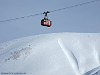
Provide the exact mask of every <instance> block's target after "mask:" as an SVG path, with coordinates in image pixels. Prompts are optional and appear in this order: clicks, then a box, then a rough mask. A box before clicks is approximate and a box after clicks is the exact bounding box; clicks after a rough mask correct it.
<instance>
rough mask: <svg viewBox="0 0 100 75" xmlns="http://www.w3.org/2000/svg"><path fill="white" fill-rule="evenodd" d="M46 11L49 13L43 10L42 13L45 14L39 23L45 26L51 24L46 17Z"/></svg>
mask: <svg viewBox="0 0 100 75" xmlns="http://www.w3.org/2000/svg"><path fill="white" fill-rule="evenodd" d="M47 13H50V12H49V11H47V12H44V13H43V14H45V16H44V19H42V20H41V25H42V26H47V27H50V26H51V25H52V21H50V20H49V19H48V16H47Z"/></svg>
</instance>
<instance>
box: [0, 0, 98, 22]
mask: <svg viewBox="0 0 100 75" xmlns="http://www.w3.org/2000/svg"><path fill="white" fill-rule="evenodd" d="M97 1H100V0H93V1H89V2H85V3H81V4H77V5H73V6H69V7H65V8H60V9H56V10H52V11H49V12H56V11H60V10H65V9H69V8H74V7H78V6H82V5H86V4H90V3H94V2H97ZM42 14H44V13H39V14H34V15H29V16H23V17H20V18H14V19H8V20H3V21H0V23H5V22H10V21H15V20H19V19H25V18H29V17H34V16H38V15H42Z"/></svg>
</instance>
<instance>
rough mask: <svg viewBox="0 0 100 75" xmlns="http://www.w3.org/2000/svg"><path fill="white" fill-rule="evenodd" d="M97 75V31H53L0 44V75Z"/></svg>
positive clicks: (99, 52)
mask: <svg viewBox="0 0 100 75" xmlns="http://www.w3.org/2000/svg"><path fill="white" fill-rule="evenodd" d="M3 74H4V75H5V74H7V75H8V74H9V75H100V33H52V34H42V35H35V36H28V37H23V38H20V39H15V40H12V41H8V42H4V43H1V44H0V75H3Z"/></svg>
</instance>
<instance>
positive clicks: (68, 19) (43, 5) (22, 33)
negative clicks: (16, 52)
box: [0, 0, 100, 43]
mask: <svg viewBox="0 0 100 75" xmlns="http://www.w3.org/2000/svg"><path fill="white" fill-rule="evenodd" d="M88 1H92V0H0V21H2V20H8V19H14V18H20V17H23V16H29V15H34V14H39V13H43V12H44V11H52V10H55V9H59V8H63V7H69V6H73V5H77V4H81V3H84V2H88ZM43 17H44V15H38V16H34V17H29V18H25V19H19V20H16V21H10V22H5V23H0V43H2V42H6V41H10V40H13V39H18V38H22V37H26V36H31V35H39V34H48V33H58V32H78V33H100V1H98V2H94V3H91V4H87V5H82V6H78V7H73V8H70V9H66V10H61V11H56V12H52V13H49V14H48V17H49V19H50V20H51V21H52V26H51V27H50V28H48V27H43V26H41V25H40V21H41V19H42V18H43Z"/></svg>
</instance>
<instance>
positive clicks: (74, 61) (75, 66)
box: [58, 39, 80, 75]
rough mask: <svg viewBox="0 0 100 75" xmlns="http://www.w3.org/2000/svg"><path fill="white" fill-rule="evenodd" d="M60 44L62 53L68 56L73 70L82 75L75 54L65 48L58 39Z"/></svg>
mask: <svg viewBox="0 0 100 75" xmlns="http://www.w3.org/2000/svg"><path fill="white" fill-rule="evenodd" d="M58 44H59V45H60V47H61V49H62V51H63V52H64V54H65V55H66V57H67V59H68V60H69V62H70V64H71V65H72V68H73V69H74V70H75V72H76V75H80V73H79V66H78V61H77V59H76V57H75V56H74V54H73V53H72V52H71V51H70V50H68V49H66V48H65V46H64V45H63V43H62V42H61V40H60V39H58Z"/></svg>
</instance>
